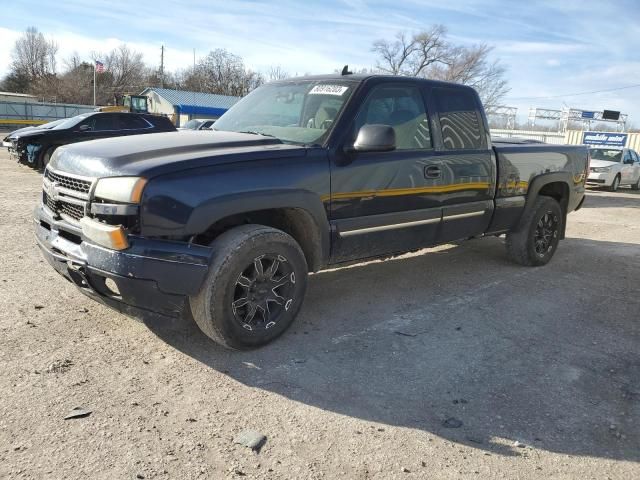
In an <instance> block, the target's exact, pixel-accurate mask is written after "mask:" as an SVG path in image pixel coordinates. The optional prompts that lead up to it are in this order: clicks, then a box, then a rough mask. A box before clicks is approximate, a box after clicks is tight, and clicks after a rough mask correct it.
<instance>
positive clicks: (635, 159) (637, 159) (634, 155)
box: [631, 150, 640, 162]
mask: <svg viewBox="0 0 640 480" xmlns="http://www.w3.org/2000/svg"><path fill="white" fill-rule="evenodd" d="M631 154H632V155H633V161H634V162H640V156H638V152H636V151H635V150H631Z"/></svg>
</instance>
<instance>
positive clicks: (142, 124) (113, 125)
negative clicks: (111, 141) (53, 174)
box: [9, 112, 176, 168]
mask: <svg viewBox="0 0 640 480" xmlns="http://www.w3.org/2000/svg"><path fill="white" fill-rule="evenodd" d="M175 131H176V127H175V126H174V125H173V124H172V123H171V121H170V120H169V119H168V118H166V117H160V116H155V115H145V114H140V113H116V112H107V113H105V112H91V113H83V114H82V115H76V116H75V117H71V118H67V119H66V120H64V121H62V122H61V123H59V124H57V125H56V126H54V127H53V128H49V129H34V130H28V131H26V132H23V133H21V134H19V135H16V136H15V137H13V136H12V137H11V138H10V141H11V144H12V145H11V146H10V147H9V152H10V154H11V156H12V157H14V158H16V159H17V160H18V161H19V162H22V163H25V164H27V165H30V166H32V167H34V168H43V167H46V165H47V164H48V163H49V160H50V159H51V156H52V155H53V152H54V151H55V150H56V149H57V148H58V147H60V146H62V145H67V144H69V143H77V142H86V141H87V140H97V139H100V138H108V137H121V136H127V135H140V134H144V133H158V132H175Z"/></svg>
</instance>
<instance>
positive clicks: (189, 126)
mask: <svg viewBox="0 0 640 480" xmlns="http://www.w3.org/2000/svg"><path fill="white" fill-rule="evenodd" d="M214 123H216V121H215V119H214V118H192V119H191V120H189V121H188V122H187V123H185V124H184V125H183V126H182V127H178V130H180V131H184V130H211V127H212V126H213V124H214Z"/></svg>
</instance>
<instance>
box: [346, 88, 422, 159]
mask: <svg viewBox="0 0 640 480" xmlns="http://www.w3.org/2000/svg"><path fill="white" fill-rule="evenodd" d="M367 124H381V125H390V126H392V127H393V129H394V130H395V132H396V149H397V150H416V149H430V148H431V147H432V143H431V132H430V131H429V119H428V118H427V112H426V110H425V107H424V100H423V99H422V95H421V94H420V90H419V89H418V88H417V87H413V86H401V85H398V86H379V87H376V88H374V89H373V91H372V92H371V93H370V94H369V97H368V98H367V99H366V100H365V102H364V104H363V105H362V107H361V108H360V112H359V113H358V116H357V117H356V125H355V126H356V130H355V132H354V133H355V134H356V135H357V132H358V130H359V129H360V128H361V127H362V126H363V125H367Z"/></svg>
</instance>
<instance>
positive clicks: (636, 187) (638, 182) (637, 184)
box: [631, 177, 640, 190]
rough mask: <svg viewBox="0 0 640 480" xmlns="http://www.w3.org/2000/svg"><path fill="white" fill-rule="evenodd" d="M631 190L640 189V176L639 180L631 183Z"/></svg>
mask: <svg viewBox="0 0 640 480" xmlns="http://www.w3.org/2000/svg"><path fill="white" fill-rule="evenodd" d="M631 190H640V177H638V181H637V182H636V183H634V184H633V185H631Z"/></svg>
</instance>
